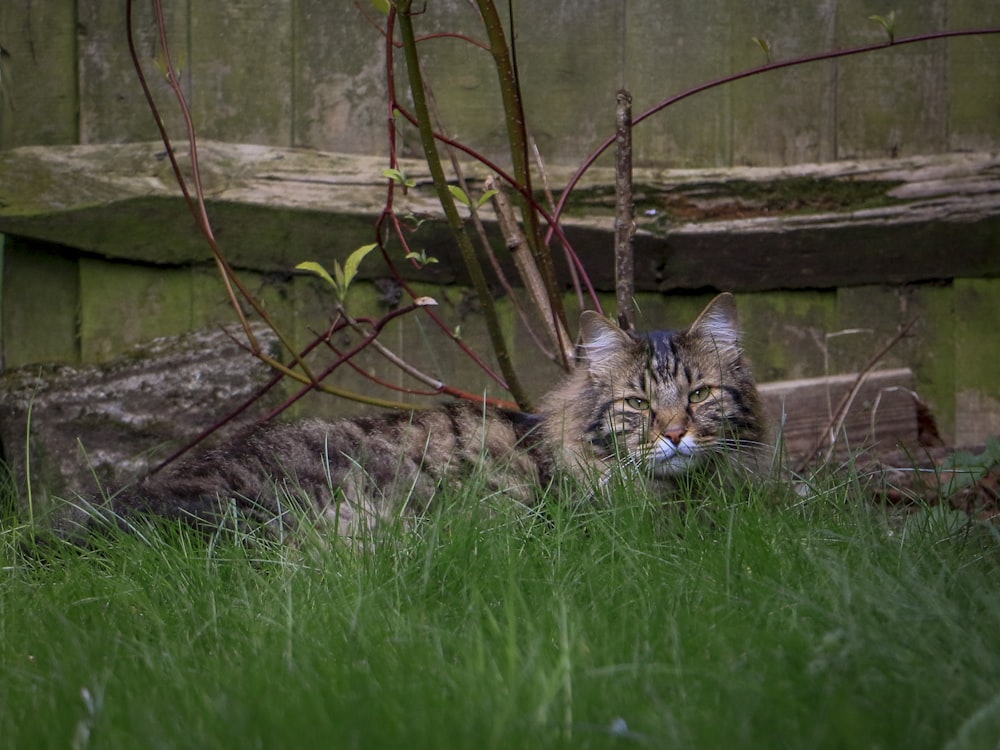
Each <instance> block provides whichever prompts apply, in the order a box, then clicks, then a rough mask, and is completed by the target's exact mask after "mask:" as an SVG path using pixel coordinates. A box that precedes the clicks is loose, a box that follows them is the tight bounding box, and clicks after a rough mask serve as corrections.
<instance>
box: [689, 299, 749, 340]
mask: <svg viewBox="0 0 1000 750" xmlns="http://www.w3.org/2000/svg"><path fill="white" fill-rule="evenodd" d="M688 333H689V334H691V335H694V336H698V337H701V338H704V339H708V340H710V341H712V342H713V343H714V345H715V346H716V347H718V348H725V349H728V348H733V349H738V348H739V346H740V326H739V322H738V320H737V317H736V299H735V298H734V297H733V295H731V294H730V293H729V292H724V293H722V294H720V295H719V296H717V297H716V298H715V299H713V300H712V301H711V302H709V303H708V305H707V306H706V307H705V309H704V310H702V311H701V315H699V316H698V319H697V320H696V321H695V322H694V323H692V324H691V327H690V328H689V329H688Z"/></svg>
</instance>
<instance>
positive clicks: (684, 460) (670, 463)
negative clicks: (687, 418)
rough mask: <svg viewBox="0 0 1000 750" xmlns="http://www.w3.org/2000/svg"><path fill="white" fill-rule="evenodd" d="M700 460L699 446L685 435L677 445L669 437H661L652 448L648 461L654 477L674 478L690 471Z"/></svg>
mask: <svg viewBox="0 0 1000 750" xmlns="http://www.w3.org/2000/svg"><path fill="white" fill-rule="evenodd" d="M698 458H699V451H698V444H697V442H695V440H694V438H693V437H691V436H690V435H685V436H684V437H683V438H681V441H680V442H679V443H677V444H676V445H675V444H674V442H673V441H672V440H670V439H669V438H667V437H660V438H658V439H657V441H656V442H655V443H653V445H652V446H651V447H650V449H649V453H648V456H647V461H648V463H649V466H650V468H651V469H652V471H653V475H654V476H660V477H663V476H672V475H674V474H683V473H684V472H685V471H688V470H689V469H690V468H691V467H692V466H693V465H694V464H695V463H697V461H698Z"/></svg>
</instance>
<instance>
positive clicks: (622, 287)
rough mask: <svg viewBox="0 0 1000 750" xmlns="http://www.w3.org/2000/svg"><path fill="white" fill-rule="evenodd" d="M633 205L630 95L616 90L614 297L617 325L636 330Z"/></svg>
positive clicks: (624, 91) (628, 329)
mask: <svg viewBox="0 0 1000 750" xmlns="http://www.w3.org/2000/svg"><path fill="white" fill-rule="evenodd" d="M634 236H635V207H634V205H633V198H632V95H631V94H629V92H628V91H626V90H625V89H622V90H620V91H619V92H618V96H617V107H616V110H615V301H616V302H617V303H618V325H620V326H621V327H622V329H623V330H626V331H634V330H635V319H636V309H635V250H634V247H633V242H632V238H633V237H634Z"/></svg>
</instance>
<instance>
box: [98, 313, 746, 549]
mask: <svg viewBox="0 0 1000 750" xmlns="http://www.w3.org/2000/svg"><path fill="white" fill-rule="evenodd" d="M580 328H581V344H580V349H579V352H580V355H579V362H578V365H577V367H576V370H575V372H573V374H571V375H569V376H568V377H566V379H565V380H564V381H563V382H562V383H560V384H559V385H557V386H556V387H555V388H554V389H553V390H552V391H551V392H550V393H549V394H548V395H547V396H545V397H544V399H543V400H542V401H541V405H540V408H539V410H538V413H537V414H533V415H529V414H521V413H517V412H507V411H501V410H495V409H492V408H484V407H483V406H482V405H476V404H472V403H466V402H456V403H452V404H449V405H446V406H444V407H442V408H439V409H434V410H427V411H414V412H412V413H402V412H400V413H388V414H384V415H380V416H373V417H363V418H354V419H342V420H337V421H322V420H317V419H307V420H305V421H302V422H298V423H293V424H279V423H268V424H262V425H260V426H258V427H256V428H253V429H251V430H250V431H249V432H245V433H242V434H240V435H238V436H236V437H235V438H232V439H230V440H229V441H228V442H226V443H224V444H223V445H221V446H220V447H218V448H215V449H213V450H209V451H206V452H203V453H201V454H198V455H194V456H191V457H190V458H188V459H186V460H183V461H182V462H180V463H178V464H177V465H175V466H172V467H169V468H168V469H166V470H165V471H163V472H161V473H159V474H156V475H154V476H152V477H150V478H148V479H147V480H145V481H144V482H142V483H140V484H138V485H136V486H134V487H131V488H127V489H125V490H123V491H121V492H119V493H118V494H117V495H115V496H114V497H113V498H112V500H111V508H112V509H113V511H114V513H115V514H116V517H117V518H118V519H119V520H124V521H125V522H127V520H128V519H129V518H130V517H132V516H133V515H135V514H142V513H151V514H154V515H156V516H161V517H166V518H181V519H186V520H189V521H191V522H193V523H196V524H208V525H212V524H217V523H219V521H220V520H223V519H225V518H227V517H229V516H230V514H231V511H232V510H233V509H234V508H235V509H236V510H237V511H238V514H239V515H240V516H241V517H243V518H250V519H254V520H257V521H260V522H261V523H264V524H266V525H269V526H275V525H278V524H280V525H282V526H285V525H290V524H292V523H294V517H295V515H294V513H292V514H288V513H287V511H288V510H290V509H291V508H290V506H294V505H296V504H298V505H299V506H300V507H304V508H307V509H309V512H310V513H313V514H314V515H315V517H316V519H317V520H318V521H319V522H320V523H321V525H326V524H328V525H329V526H330V528H331V529H335V530H336V532H337V533H340V534H344V535H349V536H355V535H357V534H359V533H364V532H367V531H368V530H370V529H371V528H372V527H373V526H374V525H376V524H377V523H378V522H380V521H382V520H385V519H388V518H399V517H403V518H405V517H407V516H410V515H412V514H420V513H423V512H425V511H427V510H428V509H429V507H430V506H432V505H433V502H434V498H435V495H436V494H437V493H438V491H439V490H440V489H442V488H444V487H447V488H449V489H454V488H455V487H456V486H461V485H462V483H463V482H465V481H468V480H470V478H473V477H475V478H476V482H477V484H475V487H476V491H477V492H478V493H479V497H482V496H484V495H494V496H496V495H505V496H508V497H509V498H510V499H511V500H513V501H516V502H519V503H524V504H527V505H532V504H535V503H536V502H537V500H538V499H539V497H540V496H541V495H542V494H543V492H544V491H545V489H546V487H547V486H549V485H550V483H551V482H553V480H554V479H556V478H558V477H560V476H563V475H565V476H568V477H572V478H574V479H575V480H579V482H580V483H583V484H584V486H589V487H591V488H592V489H594V491H595V495H594V496H597V495H598V494H599V493H600V492H601V490H600V486H601V485H602V484H603V483H604V482H605V481H606V480H607V478H608V477H609V476H610V475H611V474H612V473H614V471H615V470H616V468H618V467H621V468H624V469H626V470H627V471H626V475H627V474H628V472H629V471H633V470H634V471H635V472H636V473H641V474H646V475H651V476H652V477H653V478H654V480H655V481H657V482H659V483H661V484H663V485H664V486H669V485H670V484H671V483H672V480H673V479H674V478H675V477H676V476H677V475H680V474H683V473H685V472H687V471H688V470H691V469H699V468H704V467H712V466H714V465H717V464H718V463H719V462H730V463H732V462H735V463H737V464H741V465H745V466H749V465H750V464H751V463H752V462H753V461H755V460H756V455H757V452H758V446H760V445H761V440H762V436H763V430H762V427H761V421H760V416H759V402H758V396H757V390H756V387H755V384H754V379H753V375H752V373H751V371H750V368H749V366H748V364H747V362H746V360H745V358H744V357H743V354H742V350H741V347H740V341H739V336H740V334H739V329H738V327H737V323H736V306H735V302H734V300H733V297H732V296H731V295H729V294H722V295H719V296H718V297H716V298H715V299H714V300H713V301H712V302H711V303H710V304H709V305H708V306H707V307H706V308H705V310H704V311H703V312H702V313H701V315H700V316H699V317H698V319H697V320H696V321H695V322H694V323H693V324H692V325H691V326H689V327H688V328H687V329H684V330H681V331H675V332H670V331H657V332H653V333H650V334H647V335H645V336H634V335H631V334H627V333H625V332H623V331H622V330H621V329H619V328H618V327H617V326H616V325H615V324H613V323H612V322H611V321H609V320H607V319H605V318H603V317H601V316H600V315H598V314H596V313H593V312H585V313H584V314H583V316H582V317H581V323H580Z"/></svg>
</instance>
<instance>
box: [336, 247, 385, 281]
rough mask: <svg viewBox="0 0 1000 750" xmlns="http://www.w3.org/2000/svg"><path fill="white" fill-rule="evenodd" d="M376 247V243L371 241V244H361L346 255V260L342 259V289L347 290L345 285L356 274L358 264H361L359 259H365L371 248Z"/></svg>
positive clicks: (352, 279)
mask: <svg viewBox="0 0 1000 750" xmlns="http://www.w3.org/2000/svg"><path fill="white" fill-rule="evenodd" d="M376 247H378V245H377V244H375V243H372V244H371V245H362V246H361V247H359V248H358V249H357V250H355V251H354V252H353V253H351V254H350V255H348V256H347V260H346V261H344V291H345V292H346V291H347V287H348V286H350V284H351V282H352V281H354V277H355V276H357V275H358V266H360V265H361V261H363V260H364V259H365V256H366V255H368V253H370V252H371V251H372V250H374V249H375V248H376Z"/></svg>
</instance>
